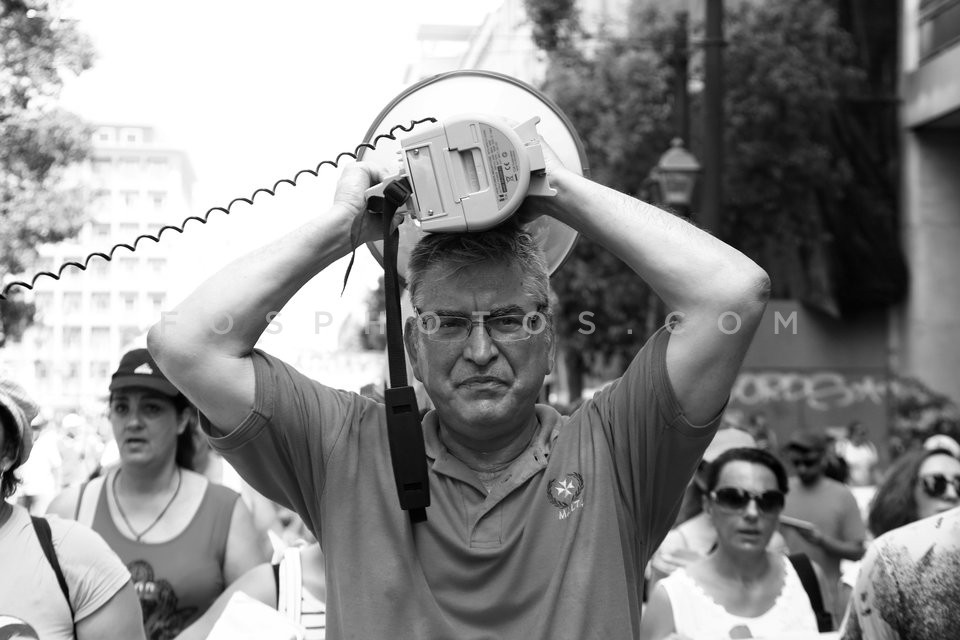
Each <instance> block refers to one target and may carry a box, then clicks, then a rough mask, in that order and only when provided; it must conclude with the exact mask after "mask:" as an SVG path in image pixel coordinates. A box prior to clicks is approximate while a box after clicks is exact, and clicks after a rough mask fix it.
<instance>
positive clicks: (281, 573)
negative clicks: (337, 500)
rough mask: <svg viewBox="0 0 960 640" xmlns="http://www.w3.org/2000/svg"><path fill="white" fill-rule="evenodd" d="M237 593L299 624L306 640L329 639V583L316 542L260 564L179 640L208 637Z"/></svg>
mask: <svg viewBox="0 0 960 640" xmlns="http://www.w3.org/2000/svg"><path fill="white" fill-rule="evenodd" d="M238 591H241V592H243V593H245V594H247V595H248V596H250V597H251V598H254V599H255V600H259V601H260V602H262V603H264V604H266V605H269V606H271V607H274V608H275V609H277V610H278V611H280V612H281V613H283V614H285V615H286V616H287V617H288V618H289V619H290V620H291V621H292V622H294V623H296V624H298V625H300V627H302V628H303V630H304V640H323V638H325V637H326V622H327V615H326V604H325V601H326V598H327V582H326V576H325V572H324V566H323V552H322V551H320V545H319V544H318V543H317V542H315V541H314V542H313V543H311V544H308V545H307V546H304V547H288V548H287V549H285V550H284V552H283V555H282V557H281V558H280V559H279V560H278V561H276V562H273V563H271V564H261V565H258V566H256V567H254V568H253V569H251V570H250V571H248V572H247V573H245V574H244V575H242V576H241V577H240V579H239V580H237V581H236V582H234V583H233V584H231V585H230V587H228V588H227V590H226V591H224V592H223V593H222V594H220V597H219V598H217V601H216V602H214V603H213V605H212V606H211V607H210V608H209V609H208V610H207V612H206V613H205V614H203V616H201V617H200V619H199V620H197V621H196V622H194V623H193V624H192V625H190V626H189V627H188V628H187V629H185V630H184V631H183V633H181V634H180V635H178V636H177V638H176V640H203V638H206V637H207V636H208V635H209V634H210V631H211V630H212V629H213V627H214V625H215V624H216V623H217V620H218V619H219V618H220V616H221V614H222V613H223V611H224V609H226V608H227V604H228V603H229V602H230V598H232V597H233V594H235V593H236V592H238Z"/></svg>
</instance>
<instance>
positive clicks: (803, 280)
mask: <svg viewBox="0 0 960 640" xmlns="http://www.w3.org/2000/svg"><path fill="white" fill-rule="evenodd" d="M526 4H527V8H528V16H529V17H530V19H531V20H532V21H533V22H534V23H535V24H534V29H533V31H534V34H548V35H549V34H552V33H560V34H565V35H564V37H557V38H549V37H548V38H546V39H544V38H543V37H542V36H541V37H540V39H539V40H537V42H538V44H539V45H540V46H541V47H542V48H544V50H545V51H547V53H548V55H549V68H548V71H547V74H546V81H545V83H544V87H543V88H544V91H545V92H546V93H547V94H548V95H549V96H550V97H551V98H553V99H554V100H555V101H557V103H558V104H559V105H560V107H561V108H562V109H563V110H564V111H565V112H566V113H567V115H568V116H570V118H571V120H572V121H573V123H574V125H575V127H576V129H577V131H578V133H579V134H580V136H581V138H583V140H584V143H585V147H586V152H587V157H588V161H589V165H590V169H591V172H592V175H593V177H594V178H596V179H597V180H599V181H600V182H603V183H605V184H608V185H610V186H612V187H614V188H616V189H619V190H621V191H625V192H627V193H638V192H640V191H641V185H642V183H643V179H644V177H645V176H647V174H648V172H649V171H650V169H651V168H652V167H653V166H654V165H655V163H656V161H657V159H658V157H659V155H660V154H661V153H662V152H663V151H665V150H666V149H667V148H668V147H669V140H670V138H671V137H673V136H674V135H675V125H674V122H675V118H674V114H673V109H674V100H673V96H674V95H675V94H674V92H673V80H674V75H673V71H672V70H671V65H670V63H671V61H672V60H674V59H675V56H674V54H675V52H674V51H672V44H671V43H672V42H673V37H672V33H671V31H672V28H673V27H672V23H668V21H667V20H666V17H665V16H663V15H662V14H660V13H658V12H657V11H656V10H649V9H645V8H643V7H644V6H646V5H647V4H648V3H642V2H634V3H633V6H632V7H631V10H630V12H629V23H628V28H627V30H626V32H625V34H624V35H623V36H621V37H618V38H609V37H607V38H589V37H588V35H589V34H584V30H583V29H582V28H581V27H579V26H572V25H571V24H570V22H571V20H575V19H576V14H575V13H574V12H572V11H568V10H562V11H559V12H556V13H553V14H551V13H549V12H545V11H543V10H541V9H542V8H541V7H540V5H542V4H544V3H543V2H540V1H534V0H527V3H526ZM894 4H895V3H880V5H878V6H874V5H873V4H871V6H870V7H869V8H864V5H865V3H854V2H852V0H810V1H809V2H802V3H798V2H794V1H793V0H765V1H764V2H743V3H728V6H727V10H726V15H725V17H724V21H725V25H726V41H727V46H726V47H725V48H724V66H725V78H724V85H725V87H726V93H725V104H724V109H725V131H724V137H725V149H726V151H725V157H724V192H725V197H726V200H725V203H724V205H725V206H724V225H723V228H722V229H720V230H719V231H718V233H719V234H720V235H721V236H722V237H723V238H724V239H725V240H726V241H728V242H730V243H731V244H733V245H734V246H736V247H738V248H740V249H741V250H743V251H744V252H745V253H747V254H748V255H750V256H751V257H753V258H754V259H755V260H756V261H757V262H758V263H759V264H761V266H763V267H764V268H766V269H767V271H768V272H769V273H770V274H771V277H772V280H773V287H774V295H775V296H776V297H783V298H796V299H799V300H801V301H803V302H805V303H807V304H809V305H812V306H814V307H816V308H819V309H821V310H823V311H825V312H827V313H830V314H832V315H843V314H853V313H856V312H857V311H859V310H861V309H866V308H875V307H878V306H885V305H889V304H892V303H894V302H897V301H899V300H900V299H901V298H902V296H903V294H904V292H905V286H906V268H905V265H904V260H903V257H902V253H901V251H900V249H899V245H898V238H897V234H896V228H897V224H896V211H897V209H896V203H897V194H896V190H895V188H893V187H891V185H895V184H896V176H897V144H896V131H897V129H896V126H897V125H896V119H895V111H893V110H892V108H886V107H885V105H886V104H887V103H886V102H885V97H886V96H889V95H892V94H893V87H895V84H892V82H895V77H896V72H895V59H894V58H892V57H891V56H890V54H889V52H891V51H895V50H896V46H895V38H896V28H895V24H896V21H895V16H896V7H895V6H893V5H894ZM873 14H878V15H873ZM692 18H693V22H694V24H695V25H696V24H697V23H698V22H701V21H700V20H699V16H692ZM550 19H553V20H556V21H558V22H557V24H555V25H550V24H539V23H538V21H543V20H550ZM891 25H892V26H891ZM577 34H580V37H579V38H578V37H576V36H577ZM544 43H548V44H549V43H553V44H552V48H551V47H548V46H545V44H544ZM692 53H694V54H696V53H697V52H696V50H694V51H693V52H692ZM690 73H691V75H692V76H693V77H694V78H695V79H696V78H697V77H698V76H700V79H702V73H703V72H702V59H701V57H700V56H699V55H693V56H692V57H691V69H690ZM693 84H694V85H695V84H696V82H695V83H693ZM701 97H702V96H701V95H700V94H699V93H698V92H696V91H694V92H693V93H692V94H691V96H690V102H691V112H692V113H693V114H694V116H695V117H694V119H693V122H692V123H691V124H692V125H693V126H692V130H693V133H692V138H693V140H691V141H689V147H690V148H691V150H692V151H693V152H694V153H695V154H697V153H698V152H699V151H700V142H701V137H702V127H701V126H700V122H699V120H698V118H696V115H697V114H699V113H700V112H702V102H701ZM890 104H891V105H892V104H893V103H892V102H891V103H890ZM877 105H881V106H884V108H880V109H877V108H873V109H871V108H869V107H870V106H872V107H876V106H877ZM694 213H695V212H694ZM601 278H608V279H609V280H607V281H602V280H600V279H601ZM555 285H556V288H557V291H558V295H559V297H560V301H561V305H562V306H563V308H564V311H563V313H562V316H561V318H560V325H561V328H562V329H564V334H563V335H564V338H565V339H567V340H569V342H570V344H568V347H569V350H568V353H570V352H573V354H574V355H575V359H576V360H578V361H580V362H578V364H586V365H587V366H588V367H589V368H595V367H596V366H597V365H598V364H601V363H608V362H609V361H610V359H611V357H612V358H613V359H614V360H618V359H619V360H620V361H625V359H626V358H627V357H629V355H630V354H632V353H634V352H635V350H636V347H637V344H638V343H639V342H640V341H641V340H643V339H645V338H646V337H647V335H648V334H649V330H650V329H652V328H655V327H656V326H657V324H658V321H657V320H658V318H651V317H650V314H654V315H659V314H662V310H659V311H658V309H657V307H656V306H655V305H653V304H651V301H652V300H654V297H653V296H652V295H651V294H650V293H649V292H648V291H646V289H645V287H643V285H641V284H639V283H638V282H637V279H636V277H635V276H634V275H633V274H632V273H631V272H629V270H628V269H627V268H626V267H625V266H624V265H622V264H620V263H619V261H617V260H615V259H614V258H612V257H611V256H609V254H607V253H606V252H605V251H604V250H603V249H601V248H599V247H596V246H595V245H592V244H591V243H590V242H589V241H585V239H583V240H581V242H580V243H579V244H578V246H577V248H576V250H575V253H574V255H573V256H572V257H571V259H570V260H568V262H567V264H565V265H564V267H563V268H562V270H561V271H560V272H559V273H558V274H557V277H556V278H555ZM571 301H575V303H572V302H571ZM585 306H589V307H590V308H591V310H592V311H594V312H595V313H596V314H597V317H598V320H596V323H597V331H596V332H595V333H593V334H592V335H589V336H584V335H582V334H578V333H577V332H576V328H577V327H582V326H583V324H582V322H580V320H579V317H578V316H579V313H580V311H581V310H582V309H583V307H585ZM601 316H602V318H603V326H602V325H601V322H600V320H599V318H600V317H601ZM638 325H640V326H639V327H638ZM644 327H646V329H647V331H643V328H644ZM638 329H640V330H639V331H638ZM630 330H632V333H629V331H630ZM618 354H619V358H618V357H617V356H618Z"/></svg>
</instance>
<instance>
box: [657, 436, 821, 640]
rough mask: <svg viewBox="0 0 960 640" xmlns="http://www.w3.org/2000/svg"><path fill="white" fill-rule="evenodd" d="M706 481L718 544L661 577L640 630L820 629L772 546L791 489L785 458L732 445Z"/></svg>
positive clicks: (681, 635) (707, 637) (707, 634)
mask: <svg viewBox="0 0 960 640" xmlns="http://www.w3.org/2000/svg"><path fill="white" fill-rule="evenodd" d="M706 489H707V495H706V497H705V498H704V512H705V513H707V514H708V516H709V517H710V520H711V522H712V523H713V526H714V527H715V528H716V530H717V546H716V550H715V551H714V552H713V553H712V554H710V555H708V556H707V557H705V558H703V559H702V560H699V561H697V562H695V563H693V564H691V565H688V566H687V567H683V568H681V569H678V570H677V571H675V572H674V573H673V574H671V575H670V576H669V577H667V578H665V579H663V580H661V581H660V582H659V583H658V584H657V587H656V588H655V589H654V591H653V593H652V594H651V596H650V602H649V605H648V607H647V612H646V614H645V616H644V619H643V622H642V623H641V632H640V637H641V638H642V639H643V640H661V639H670V640H679V639H684V640H714V639H716V638H752V637H764V638H767V637H769V638H790V637H792V636H796V637H812V636H815V635H816V634H817V618H816V615H815V614H814V611H813V608H812V606H811V604H810V599H809V597H808V596H807V592H806V591H805V590H804V587H803V584H802V583H801V581H800V578H799V576H798V575H797V573H796V571H795V570H794V568H793V565H792V564H791V563H790V561H789V560H788V559H787V558H786V556H784V555H783V554H780V553H774V552H770V551H768V550H767V543H768V542H769V541H770V537H771V536H772V535H773V533H774V531H776V529H777V526H778V524H779V516H780V511H781V510H782V509H783V505H784V496H785V494H786V491H787V473H786V471H785V470H784V468H783V465H782V464H781V463H780V461H779V460H777V459H776V457H774V456H773V455H772V454H771V453H769V452H767V451H763V450H760V449H751V448H738V449H731V450H729V451H726V452H724V453H723V454H721V455H720V456H719V457H718V458H717V459H716V460H715V461H714V462H713V463H712V464H711V465H710V467H709V469H708V472H707V478H706Z"/></svg>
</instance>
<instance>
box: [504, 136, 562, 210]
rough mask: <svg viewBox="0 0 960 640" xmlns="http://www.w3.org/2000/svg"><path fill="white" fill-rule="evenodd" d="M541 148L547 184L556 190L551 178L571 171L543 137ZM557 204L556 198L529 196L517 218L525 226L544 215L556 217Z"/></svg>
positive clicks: (521, 206)
mask: <svg viewBox="0 0 960 640" xmlns="http://www.w3.org/2000/svg"><path fill="white" fill-rule="evenodd" d="M540 147H541V149H542V150H543V161H544V165H545V167H546V168H545V171H546V174H547V182H548V183H549V184H550V186H551V187H553V188H554V189H556V188H557V185H556V184H554V183H553V182H551V181H550V178H551V177H554V176H556V175H557V174H559V173H560V172H562V171H569V169H567V168H566V167H564V166H563V162H562V161H561V160H560V156H558V155H557V153H556V152H555V151H554V150H553V148H552V147H551V146H550V145H549V144H547V141H546V140H544V139H543V137H541V138H540ZM557 204H558V203H557V202H556V196H529V197H527V198H525V199H524V201H523V204H521V205H520V208H519V209H518V210H517V216H519V219H520V222H521V223H523V224H529V223H531V222H533V221H534V220H536V219H537V218H539V217H540V216H542V215H549V216H551V217H556V216H554V215H553V213H554V212H556V210H557Z"/></svg>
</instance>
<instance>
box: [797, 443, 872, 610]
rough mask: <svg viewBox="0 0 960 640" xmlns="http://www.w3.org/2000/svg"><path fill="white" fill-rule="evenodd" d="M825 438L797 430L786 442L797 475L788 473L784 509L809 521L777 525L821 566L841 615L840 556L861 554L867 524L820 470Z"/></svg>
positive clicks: (837, 485) (853, 557)
mask: <svg viewBox="0 0 960 640" xmlns="http://www.w3.org/2000/svg"><path fill="white" fill-rule="evenodd" d="M828 443H829V440H828V439H827V437H826V435H824V434H823V433H821V432H820V431H818V430H803V431H797V432H795V433H794V434H793V435H792V436H791V437H790V440H789V441H788V442H787V445H786V457H787V459H788V460H789V461H790V464H791V466H793V468H794V470H795V472H796V475H795V476H793V477H791V478H790V491H789V493H788V494H787V502H786V506H785V507H784V509H783V515H784V516H789V517H791V518H796V519H799V520H803V521H806V522H807V523H809V524H810V525H812V526H809V527H796V526H787V525H782V526H781V529H780V530H781V531H782V532H783V535H784V538H785V539H786V541H787V546H788V547H789V548H790V551H791V553H804V554H806V555H808V556H810V558H811V559H812V560H813V561H814V562H815V563H816V564H817V565H819V566H820V568H821V569H822V570H823V573H824V575H825V576H826V580H827V590H828V592H829V594H828V599H829V600H830V601H831V602H832V603H834V606H836V607H838V608H837V609H834V610H833V612H832V613H833V615H834V618H835V619H837V620H839V619H841V617H842V615H843V609H844V607H845V606H846V603H843V602H837V601H838V600H839V599H840V575H841V572H840V561H841V560H859V559H860V558H861V557H862V556H863V544H864V538H865V537H866V530H865V528H864V524H863V518H862V517H861V516H860V510H859V508H858V506H857V501H856V498H854V496H853V493H851V491H850V489H848V488H847V487H846V486H844V485H843V484H842V483H840V482H837V481H836V480H833V479H832V478H828V477H826V476H825V475H824V466H825V462H826V456H827V448H828V446H829V445H828Z"/></svg>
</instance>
